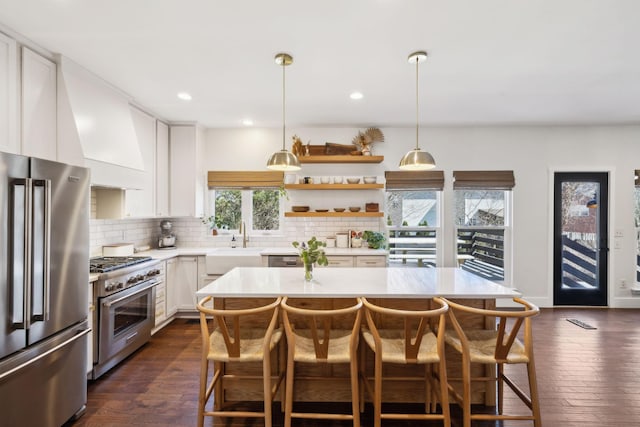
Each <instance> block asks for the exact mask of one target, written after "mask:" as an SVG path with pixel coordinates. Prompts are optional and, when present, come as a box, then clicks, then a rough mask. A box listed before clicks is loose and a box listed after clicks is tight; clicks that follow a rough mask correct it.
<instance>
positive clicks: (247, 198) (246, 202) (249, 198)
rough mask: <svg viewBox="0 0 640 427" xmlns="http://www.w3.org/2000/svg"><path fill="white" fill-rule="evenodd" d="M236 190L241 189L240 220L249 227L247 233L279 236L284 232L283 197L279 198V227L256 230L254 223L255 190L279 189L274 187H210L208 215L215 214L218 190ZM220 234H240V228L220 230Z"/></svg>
mask: <svg viewBox="0 0 640 427" xmlns="http://www.w3.org/2000/svg"><path fill="white" fill-rule="evenodd" d="M227 190H236V191H240V222H241V223H244V224H245V225H246V227H247V233H249V234H253V235H261V236H277V235H281V234H283V233H284V211H285V206H284V201H283V200H282V199H283V197H281V196H280V197H279V198H278V225H279V227H278V229H274V230H256V229H254V224H253V192H254V191H260V190H273V191H279V190H278V189H277V188H273V187H255V188H215V187H209V189H208V195H209V201H208V203H207V208H208V215H212V216H215V213H216V209H215V203H216V191H227ZM218 233H220V234H239V233H240V229H239V228H233V229H226V230H222V232H221V230H218Z"/></svg>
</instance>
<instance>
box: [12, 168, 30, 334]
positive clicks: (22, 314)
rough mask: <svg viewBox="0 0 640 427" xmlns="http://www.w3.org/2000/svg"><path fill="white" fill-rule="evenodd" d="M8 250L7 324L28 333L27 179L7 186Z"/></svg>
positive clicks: (28, 249) (28, 193)
mask: <svg viewBox="0 0 640 427" xmlns="http://www.w3.org/2000/svg"><path fill="white" fill-rule="evenodd" d="M10 200H11V206H10V207H9V209H10V210H9V211H10V212H11V215H12V217H11V250H10V261H9V265H11V266H12V268H13V274H12V277H13V283H11V287H12V288H13V301H12V306H11V323H12V324H13V327H14V328H16V329H28V328H29V325H30V323H29V322H30V316H29V314H28V313H29V309H30V306H31V298H30V286H28V284H29V283H30V282H31V268H30V265H31V260H30V253H31V215H28V214H27V213H28V212H30V211H31V179H30V178H21V179H14V180H13V181H12V182H11V199H10Z"/></svg>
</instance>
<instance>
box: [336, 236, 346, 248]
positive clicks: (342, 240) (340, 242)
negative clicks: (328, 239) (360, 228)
mask: <svg viewBox="0 0 640 427" xmlns="http://www.w3.org/2000/svg"><path fill="white" fill-rule="evenodd" d="M336 246H337V247H339V248H348V247H349V235H348V234H347V233H336Z"/></svg>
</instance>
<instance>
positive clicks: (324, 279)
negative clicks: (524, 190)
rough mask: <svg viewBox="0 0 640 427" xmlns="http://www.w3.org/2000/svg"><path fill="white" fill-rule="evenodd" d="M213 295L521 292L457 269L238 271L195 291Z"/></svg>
mask: <svg viewBox="0 0 640 427" xmlns="http://www.w3.org/2000/svg"><path fill="white" fill-rule="evenodd" d="M196 295H197V297H198V299H200V298H203V297H205V296H213V297H246V298H252V297H276V296H280V295H283V296H284V295H287V296H290V297H317V298H323V297H327V298H328V297H331V298H341V297H344V298H348V297H357V296H366V297H370V298H430V297H433V296H443V297H449V298H478V299H484V298H513V297H515V296H520V295H521V294H520V293H519V292H517V291H514V290H513V289H511V288H506V287H504V286H501V285H498V284H496V283H494V282H491V281H489V280H486V279H483V278H482V277H479V276H476V275H474V274H471V273H469V272H467V271H464V270H462V269H459V268H419V267H416V268H394V267H392V268H375V267H360V268H315V269H314V270H313V281H312V282H311V283H306V282H305V281H304V271H303V269H302V268H301V267H300V268H273V267H271V268H268V267H236V268H234V269H233V270H231V271H229V272H228V273H226V274H225V275H223V276H221V277H220V278H219V279H218V280H216V281H214V282H211V283H209V284H208V285H207V286H205V287H204V288H202V289H200V290H199V291H198V292H197V293H196Z"/></svg>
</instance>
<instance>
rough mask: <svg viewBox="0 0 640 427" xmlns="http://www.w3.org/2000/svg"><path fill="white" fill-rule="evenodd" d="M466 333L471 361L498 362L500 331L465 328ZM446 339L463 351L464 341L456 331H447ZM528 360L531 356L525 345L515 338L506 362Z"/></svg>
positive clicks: (524, 361) (525, 361)
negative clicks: (497, 344) (496, 352)
mask: <svg viewBox="0 0 640 427" xmlns="http://www.w3.org/2000/svg"><path fill="white" fill-rule="evenodd" d="M465 334H466V335H467V339H468V340H469V358H470V360H471V363H485V364H492V363H497V361H496V358H495V350H496V338H497V336H498V333H497V332H496V331H488V330H465ZM445 341H446V342H447V344H449V345H450V346H452V347H453V348H455V349H456V350H457V351H459V352H462V343H461V342H460V338H459V337H458V335H456V333H455V332H454V331H447V333H446V335H445ZM528 362H529V357H528V356H527V354H526V351H525V348H524V345H523V344H522V342H521V341H520V340H519V339H515V340H514V342H513V344H512V346H511V349H510V350H509V354H508V355H507V360H506V362H505V363H528Z"/></svg>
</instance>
